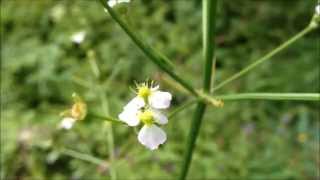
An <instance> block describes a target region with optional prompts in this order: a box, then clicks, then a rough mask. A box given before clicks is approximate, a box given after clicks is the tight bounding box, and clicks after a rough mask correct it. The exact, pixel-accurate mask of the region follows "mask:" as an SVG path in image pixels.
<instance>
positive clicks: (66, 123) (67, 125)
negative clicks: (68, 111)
mask: <svg viewBox="0 0 320 180" xmlns="http://www.w3.org/2000/svg"><path fill="white" fill-rule="evenodd" d="M75 122H76V119H74V118H72V117H65V118H63V119H62V121H61V122H60V124H59V127H60V128H62V129H67V130H69V129H71V128H72V126H73V124H74V123H75Z"/></svg>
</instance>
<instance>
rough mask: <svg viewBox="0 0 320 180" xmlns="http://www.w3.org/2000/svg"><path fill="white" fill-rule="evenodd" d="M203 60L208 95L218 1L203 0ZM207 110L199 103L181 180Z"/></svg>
mask: <svg viewBox="0 0 320 180" xmlns="http://www.w3.org/2000/svg"><path fill="white" fill-rule="evenodd" d="M202 3H203V4H202V7H203V14H202V20H203V22H202V23H203V46H204V50H203V55H204V56H203V58H204V61H205V64H204V76H203V90H204V93H208V92H209V91H210V88H211V82H212V79H211V78H212V77H214V73H215V72H214V70H213V69H214V67H212V65H213V60H214V58H213V57H214V50H215V46H214V42H215V39H214V38H215V37H214V31H215V17H216V8H217V0H203V1H202ZM205 110H206V104H205V102H203V101H201V102H199V103H198V105H197V107H196V110H195V113H194V116H193V119H192V122H191V128H190V132H189V136H188V141H187V146H186V152H185V154H184V160H183V164H182V169H181V173H180V177H179V179H180V180H184V179H185V178H186V177H187V174H188V170H189V166H190V163H191V160H192V154H193V150H194V148H195V144H196V140H197V137H198V134H199V130H200V126H201V122H202V119H203V116H204V113H205Z"/></svg>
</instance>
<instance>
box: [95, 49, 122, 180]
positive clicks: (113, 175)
mask: <svg viewBox="0 0 320 180" xmlns="http://www.w3.org/2000/svg"><path fill="white" fill-rule="evenodd" d="M89 63H90V66H91V69H92V73H93V75H94V76H95V78H96V80H97V87H96V91H97V94H98V95H99V96H100V100H101V106H102V109H103V111H104V113H105V114H106V115H109V105H108V99H107V97H106V95H105V93H104V92H103V88H102V85H101V84H100V83H99V78H100V74H101V73H100V70H99V68H98V65H97V62H96V59H95V54H94V52H93V51H92V52H91V56H89ZM106 130H107V140H108V148H109V149H108V151H109V157H110V158H109V159H110V177H111V180H116V179H117V173H116V170H115V168H114V160H115V155H114V138H113V129H112V124H111V123H110V122H107V123H106Z"/></svg>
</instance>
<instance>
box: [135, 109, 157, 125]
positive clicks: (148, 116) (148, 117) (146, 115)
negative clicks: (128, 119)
mask: <svg viewBox="0 0 320 180" xmlns="http://www.w3.org/2000/svg"><path fill="white" fill-rule="evenodd" d="M138 117H139V119H140V121H142V122H143V123H144V124H145V125H149V126H150V125H152V124H153V123H154V119H153V115H152V112H151V111H149V110H146V111H144V112H141V113H140V114H139V116H138Z"/></svg>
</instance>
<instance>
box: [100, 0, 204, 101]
mask: <svg viewBox="0 0 320 180" xmlns="http://www.w3.org/2000/svg"><path fill="white" fill-rule="evenodd" d="M100 2H101V3H102V5H103V6H104V7H105V8H106V9H107V11H108V12H109V14H110V16H111V17H112V18H113V19H114V20H115V21H116V22H117V23H118V24H119V26H120V27H121V28H122V29H123V30H124V31H125V32H126V33H127V35H128V36H129V37H130V38H131V39H132V41H133V42H134V43H135V44H136V45H137V46H138V47H139V48H140V49H141V50H142V51H143V52H144V53H145V54H146V55H147V56H148V57H149V59H150V60H151V61H152V62H153V63H155V64H156V65H157V66H158V67H159V68H160V69H162V70H163V71H164V72H166V73H167V74H168V75H170V76H171V77H172V78H173V79H174V80H176V81H177V82H179V83H180V84H181V85H182V86H183V87H184V88H185V89H186V90H188V91H189V92H190V93H191V94H193V95H194V96H199V95H198V94H197V91H196V90H195V89H194V88H193V87H192V85H191V83H189V82H188V81H186V80H184V79H182V78H181V77H180V76H178V75H177V74H176V73H175V72H174V71H173V68H172V67H171V66H170V65H168V64H169V63H168V62H170V61H169V60H165V59H166V58H164V57H165V56H164V55H162V54H160V53H159V52H158V51H156V50H154V49H153V48H152V47H150V46H149V45H147V44H146V43H144V42H143V41H142V40H141V38H140V37H138V35H137V34H136V33H134V32H133V31H132V30H131V28H130V27H129V26H128V25H127V24H126V23H125V22H124V21H123V20H122V19H121V18H120V17H119V15H118V14H117V13H116V12H115V11H114V10H113V9H112V8H111V7H109V5H108V4H107V3H106V1H105V0H100Z"/></svg>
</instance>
